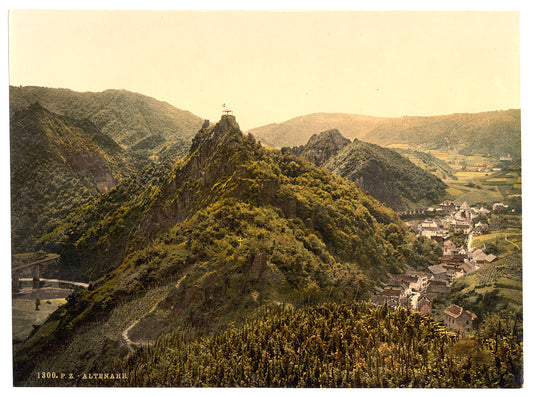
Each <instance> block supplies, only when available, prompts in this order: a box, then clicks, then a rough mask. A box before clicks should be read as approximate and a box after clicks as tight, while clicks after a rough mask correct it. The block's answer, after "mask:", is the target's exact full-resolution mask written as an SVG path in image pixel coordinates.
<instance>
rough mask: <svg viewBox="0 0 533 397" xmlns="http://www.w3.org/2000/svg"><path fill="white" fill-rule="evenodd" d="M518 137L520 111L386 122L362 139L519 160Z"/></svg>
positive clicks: (519, 131) (384, 143) (383, 143)
mask: <svg viewBox="0 0 533 397" xmlns="http://www.w3.org/2000/svg"><path fill="white" fill-rule="evenodd" d="M520 135H521V117H520V109H511V110H506V111H494V112H483V113H457V114H450V115H445V116H433V117H402V118H401V119H389V120H385V121H384V122H382V123H381V124H380V125H378V126H377V127H376V128H374V129H373V130H372V131H369V132H367V133H366V134H365V135H364V137H362V138H363V139H365V140H368V141H370V142H373V143H377V144H380V145H388V144H392V143H395V144H402V143H405V144H409V145H411V146H414V147H417V146H418V145H419V146H420V147H421V148H422V149H438V150H455V151H457V152H458V153H460V154H465V155H472V154H481V155H484V156H489V157H493V158H494V159H499V158H500V156H503V155H506V154H510V155H511V156H512V157H513V158H520V157H521V152H520V144H521V136H520Z"/></svg>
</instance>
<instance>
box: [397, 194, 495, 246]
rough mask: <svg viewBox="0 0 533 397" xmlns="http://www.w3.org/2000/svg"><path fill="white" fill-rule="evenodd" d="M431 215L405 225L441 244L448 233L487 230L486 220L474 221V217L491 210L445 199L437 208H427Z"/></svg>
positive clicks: (477, 232)
mask: <svg viewBox="0 0 533 397" xmlns="http://www.w3.org/2000/svg"><path fill="white" fill-rule="evenodd" d="M427 212H428V213H429V214H433V217H431V218H427V219H425V220H424V221H423V222H417V221H410V222H407V225H408V226H409V227H410V228H411V229H413V231H414V232H415V233H416V234H417V235H420V236H425V237H428V238H430V239H432V240H435V241H436V242H437V243H439V244H441V245H442V244H443V243H444V242H445V241H446V240H447V239H448V238H449V233H450V231H452V232H453V233H459V232H460V233H465V234H469V233H471V232H474V234H478V235H479V234H482V233H483V232H486V231H488V230H489V224H488V222H486V221H479V222H477V223H474V222H473V221H474V219H475V218H478V217H479V216H485V217H486V216H488V215H489V214H490V213H491V211H490V210H488V209H486V208H483V207H481V208H479V209H478V208H471V207H470V206H469V205H468V203H467V202H466V201H465V202H464V203H463V204H462V205H461V206H457V205H455V204H454V203H453V202H452V201H450V200H445V201H443V202H442V203H440V204H439V206H438V207H437V208H433V207H430V208H428V209H427Z"/></svg>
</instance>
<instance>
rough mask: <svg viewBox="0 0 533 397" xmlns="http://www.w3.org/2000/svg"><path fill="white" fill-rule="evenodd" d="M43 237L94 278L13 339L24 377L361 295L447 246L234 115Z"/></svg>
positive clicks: (101, 366) (20, 378)
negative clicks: (142, 179) (246, 128)
mask: <svg viewBox="0 0 533 397" xmlns="http://www.w3.org/2000/svg"><path fill="white" fill-rule="evenodd" d="M124 183H126V182H124ZM130 183H131V181H130ZM45 240H46V243H47V244H49V245H50V246H52V245H54V247H55V248H56V249H57V250H58V251H59V252H60V254H61V257H60V266H61V267H62V268H63V270H64V271H70V272H71V274H72V275H73V276H76V275H77V276H80V277H81V276H83V275H85V277H86V279H90V280H92V281H91V283H90V287H89V289H88V290H84V291H82V292H81V293H78V294H75V295H73V296H71V297H70V298H69V299H68V303H67V304H66V305H64V306H62V307H61V308H60V309H58V310H57V311H56V312H54V313H53V314H52V315H51V316H50V317H49V319H48V320H47V322H45V323H44V324H43V325H42V326H41V327H39V328H37V329H36V330H35V331H34V332H33V333H32V335H31V336H30V337H29V338H28V339H27V340H26V341H25V342H23V343H21V344H18V345H16V346H15V352H14V355H15V364H14V368H15V384H17V385H37V384H42V383H40V382H39V381H38V380H37V379H35V377H34V376H33V375H31V374H34V373H35V371H49V370H51V369H52V368H53V369H54V371H57V372H60V371H65V372H73V371H74V372H76V373H78V374H81V373H88V372H94V371H96V372H107V371H108V370H109V369H110V368H112V367H111V366H112V365H113V363H116V361H117V360H122V359H127V357H128V356H129V352H130V351H131V350H133V349H134V347H135V346H136V344H137V343H139V341H144V342H143V343H147V344H152V343H154V341H155V340H156V339H157V336H158V335H164V334H166V333H169V332H173V331H175V330H177V329H184V330H185V331H186V332H188V335H190V337H194V336H195V335H197V334H198V335H202V334H204V335H205V334H206V333H211V332H217V331H219V330H223V329H226V327H227V326H228V325H229V324H231V323H232V322H235V321H241V320H243V319H245V318H247V317H248V316H252V315H253V314H254V313H257V312H258V311H261V310H262V308H266V307H287V308H288V307H298V306H301V305H308V304H315V303H318V302H321V301H326V302H327V301H335V302H340V301H345V300H347V301H350V300H354V299H364V298H365V297H368V296H369V295H370V294H371V293H372V290H373V286H374V285H376V283H378V282H379V281H380V280H382V279H383V278H384V277H385V275H386V274H387V273H388V272H400V271H402V270H404V269H407V268H418V269H420V268H423V267H425V266H427V265H429V264H430V263H432V262H433V261H436V260H437V258H438V256H439V255H440V254H441V252H442V251H441V250H440V249H439V248H438V247H437V246H436V245H435V244H434V243H432V242H431V241H430V240H428V239H425V238H418V239H417V238H415V236H414V235H413V234H412V233H411V232H410V231H408V229H407V227H406V226H405V224H404V223H403V222H402V221H401V220H400V219H399V218H398V216H397V215H396V213H394V211H392V210H391V209H390V208H388V207H386V206H384V205H383V204H382V203H380V202H378V201H377V200H375V199H374V198H372V197H370V196H369V195H368V194H366V193H364V192H363V191H361V190H360V189H358V188H357V187H356V186H355V185H354V184H353V183H351V182H349V181H347V180H345V179H343V178H341V177H339V176H336V175H334V174H332V173H331V172H329V171H328V170H326V169H323V168H318V167H315V166H314V165H312V164H311V163H310V162H308V161H305V160H303V159H301V158H299V157H296V156H293V155H291V154H282V153H281V152H280V151H273V150H270V149H267V148H264V147H262V145H261V144H260V143H258V142H256V141H255V140H254V139H253V137H252V136H251V135H248V136H244V135H243V134H242V133H241V132H240V129H239V126H238V124H237V123H236V121H235V119H234V117H233V116H223V117H222V119H221V120H220V122H219V123H217V124H216V125H214V126H213V125H210V126H206V127H205V128H203V129H201V130H200V131H199V132H198V133H197V135H196V136H195V137H194V139H193V143H192V146H191V148H190V151H189V154H188V155H187V157H186V158H184V159H183V160H182V161H181V162H180V163H178V164H177V165H176V167H175V168H174V170H172V171H171V172H170V173H169V174H168V175H167V176H166V177H164V178H162V180H161V182H160V183H159V184H157V185H152V186H148V187H147V188H146V189H145V190H144V191H142V192H140V193H139V194H136V195H130V194H128V188H127V186H125V185H123V184H122V183H121V184H120V185H119V186H117V188H115V189H113V190H112V191H111V192H109V193H106V194H103V195H101V196H99V197H98V198H96V199H95V200H94V201H92V202H91V203H88V205H85V206H83V207H81V208H79V209H78V210H76V211H75V212H74V213H72V214H71V215H69V216H68V217H67V218H66V219H65V221H64V222H63V223H62V224H61V225H60V226H59V227H58V228H56V230H55V231H54V232H52V233H50V234H48V235H47V236H46V239H45ZM162 337H163V336H162ZM52 382H53V381H52ZM71 383H76V381H73V382H71Z"/></svg>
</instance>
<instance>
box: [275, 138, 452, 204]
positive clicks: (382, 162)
mask: <svg viewBox="0 0 533 397" xmlns="http://www.w3.org/2000/svg"><path fill="white" fill-rule="evenodd" d="M282 151H283V152H284V153H289V152H290V153H292V154H294V155H299V156H302V157H305V158H307V159H308V160H310V161H311V162H313V163H314V164H316V165H319V166H323V167H326V168H328V169H329V170H331V171H333V172H334V173H336V174H338V175H340V176H342V177H344V178H346V179H349V180H351V181H352V182H355V184H356V185H357V186H359V187H360V188H362V189H364V190H366V191H367V192H368V193H370V194H371V195H372V196H374V197H375V198H377V199H378V200H380V201H383V202H384V203H386V204H387V205H389V206H390V207H391V208H393V209H394V210H396V211H405V210H408V209H416V208H420V207H427V206H428V205H430V204H432V203H434V202H435V201H438V200H439V199H440V198H441V195H442V194H443V193H444V190H445V189H446V184H445V183H444V182H442V181H441V180H440V179H439V178H437V177H436V176H434V175H432V174H430V173H429V172H427V171H424V170H423V169H422V168H420V167H418V166H416V165H415V164H413V163H412V162H411V161H409V160H408V159H407V158H405V157H403V156H401V155H400V154H398V153H396V152H395V151H393V150H391V149H387V148H383V147H380V146H378V145H374V144H371V143H367V142H363V141H360V140H358V139H355V140H354V141H353V142H350V140H349V139H346V138H344V137H343V136H342V135H341V134H340V132H339V131H338V130H330V131H324V132H322V133H320V134H315V135H313V136H312V137H311V138H310V139H309V142H308V143H307V144H306V145H305V146H299V147H294V148H283V149H282Z"/></svg>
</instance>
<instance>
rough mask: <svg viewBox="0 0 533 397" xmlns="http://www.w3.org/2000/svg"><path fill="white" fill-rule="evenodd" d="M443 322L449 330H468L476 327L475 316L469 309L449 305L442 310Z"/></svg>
mask: <svg viewBox="0 0 533 397" xmlns="http://www.w3.org/2000/svg"><path fill="white" fill-rule="evenodd" d="M444 324H445V325H446V329H448V330H449V331H455V332H470V331H471V330H473V329H475V328H477V316H476V315H475V313H474V312H471V311H470V310H464V309H463V308H462V307H460V306H457V305H450V306H448V307H447V308H446V310H444Z"/></svg>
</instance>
